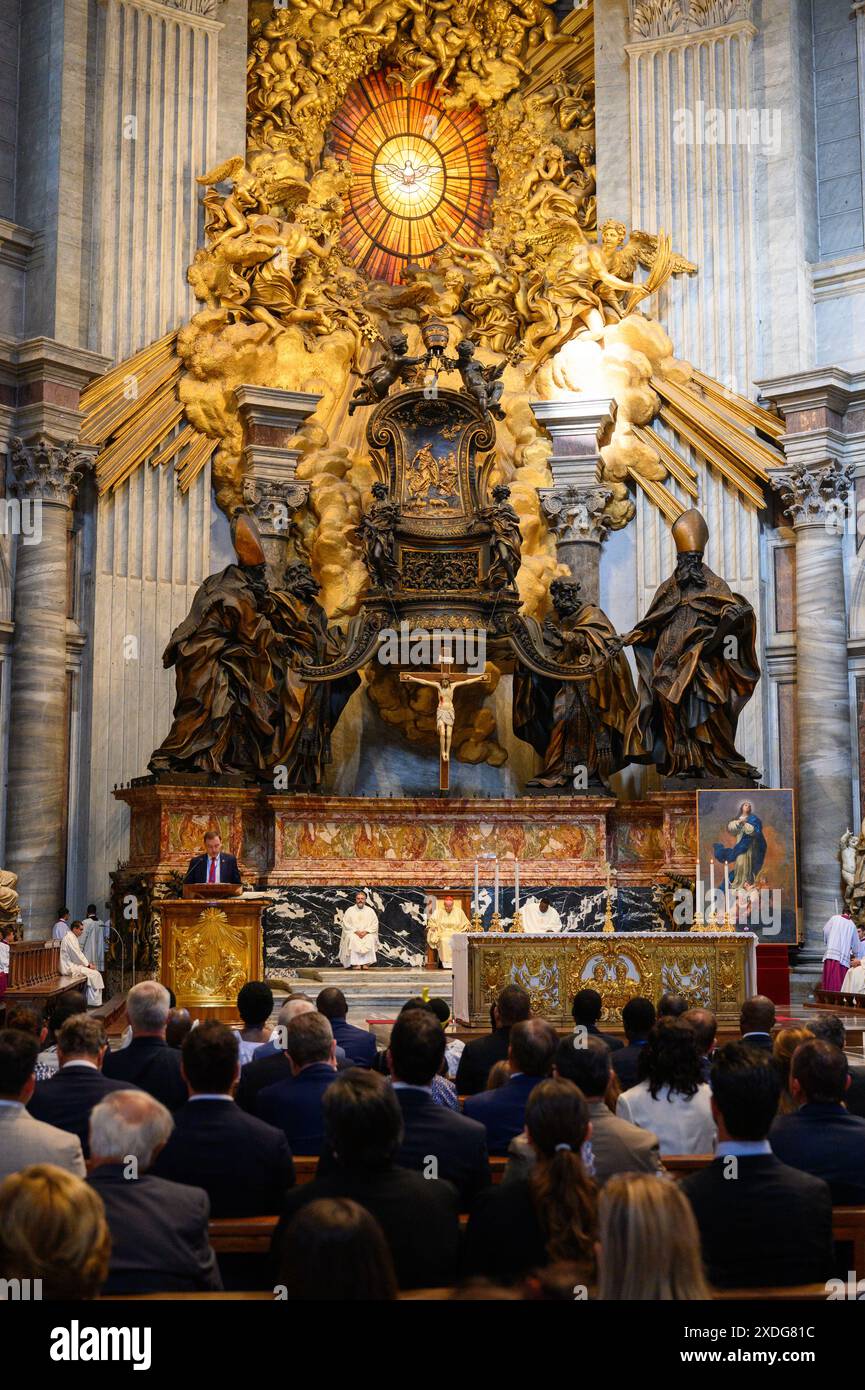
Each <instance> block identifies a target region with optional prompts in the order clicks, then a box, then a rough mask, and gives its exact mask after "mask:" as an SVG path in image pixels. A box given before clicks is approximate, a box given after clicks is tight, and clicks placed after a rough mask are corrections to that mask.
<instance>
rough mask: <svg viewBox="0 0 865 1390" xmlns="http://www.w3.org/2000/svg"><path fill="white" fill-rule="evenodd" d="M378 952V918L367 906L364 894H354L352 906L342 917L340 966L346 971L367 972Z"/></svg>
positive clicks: (373, 963)
mask: <svg viewBox="0 0 865 1390" xmlns="http://www.w3.org/2000/svg"><path fill="white" fill-rule="evenodd" d="M377 950H378V917H377V916H376V915H375V913H374V912H373V910H372V908H371V907H369V906H368V905H367V901H366V893H356V894H355V898H354V905H353V906H352V907H349V908H346V910H345V912H344V913H343V916H342V937H341V939H340V943H339V960H340V964H341V965H343V966H344V967H345V969H346V970H351V969H352V968H353V967H355V966H356V967H357V968H358V969H359V970H368V969H369V967H370V966H371V965H375V956H376V951H377Z"/></svg>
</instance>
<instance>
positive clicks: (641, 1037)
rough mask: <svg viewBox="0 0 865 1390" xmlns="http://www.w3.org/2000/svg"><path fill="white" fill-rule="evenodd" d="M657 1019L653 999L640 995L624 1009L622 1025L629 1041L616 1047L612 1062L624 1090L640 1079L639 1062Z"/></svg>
mask: <svg viewBox="0 0 865 1390" xmlns="http://www.w3.org/2000/svg"><path fill="white" fill-rule="evenodd" d="M655 1019H656V1015H655V1006H654V1004H653V1003H652V1001H651V999H643V998H641V996H640V995H637V996H636V997H635V998H634V999H629V1000H628V1002H627V1004H626V1005H625V1007H624V1008H623V1009H622V1027H623V1028H624V1030H625V1037H626V1038H627V1039H628V1041H627V1043H626V1044H625V1046H624V1047H617V1048H616V1049H615V1051H614V1052H613V1057H612V1063H613V1071H614V1072H615V1073H616V1076H617V1077H618V1078H619V1085H620V1086H621V1088H622V1090H623V1091H629V1090H630V1089H631V1087H632V1086H636V1084H637V1082H638V1080H639V1077H638V1076H637V1064H638V1062H639V1060H640V1053H641V1052H642V1050H643V1048H644V1047H645V1046H646V1043H647V1041H648V1037H649V1034H650V1033H651V1031H652V1029H653V1028H654V1026H655Z"/></svg>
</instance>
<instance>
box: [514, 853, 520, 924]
mask: <svg viewBox="0 0 865 1390" xmlns="http://www.w3.org/2000/svg"><path fill="white" fill-rule="evenodd" d="M519 910H520V861H519V859H515V860H514V912H519Z"/></svg>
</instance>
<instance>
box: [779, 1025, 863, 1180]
mask: <svg viewBox="0 0 865 1390" xmlns="http://www.w3.org/2000/svg"><path fill="white" fill-rule="evenodd" d="M849 1084H850V1069H849V1067H848V1065H847V1058H846V1057H845V1056H844V1053H843V1052H841V1051H839V1049H838V1048H837V1047H833V1046H832V1044H831V1043H828V1042H818V1041H817V1039H816V1038H814V1039H812V1040H811V1041H809V1042H803V1043H801V1044H800V1046H799V1047H797V1048H796V1051H795V1052H794V1053H793V1058H792V1061H791V1063H790V1090H791V1092H792V1096H793V1100H794V1102H795V1104H796V1105H798V1107H799V1108H798V1110H795V1111H793V1113H792V1114H789V1115H779V1116H778V1118H777V1119H776V1121H775V1123H774V1124H773V1126H772V1128H771V1130H770V1131H769V1143H770V1144H771V1145H772V1152H773V1153H774V1154H775V1156H776V1157H777V1158H780V1160H781V1162H782V1163H789V1165H790V1167H791V1168H799V1169H801V1171H802V1172H803V1173H811V1174H813V1176H814V1177H815V1178H823V1179H824V1181H825V1182H828V1184H829V1188H830V1190H831V1192H832V1203H833V1205H834V1206H861V1205H863V1203H865V1120H863V1119H861V1118H860V1116H858V1115H851V1114H850V1112H849V1111H848V1110H847V1109H845V1107H844V1097H845V1095H846V1093H847V1088H848V1086H849Z"/></svg>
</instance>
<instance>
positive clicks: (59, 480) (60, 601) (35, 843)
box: [5, 439, 87, 937]
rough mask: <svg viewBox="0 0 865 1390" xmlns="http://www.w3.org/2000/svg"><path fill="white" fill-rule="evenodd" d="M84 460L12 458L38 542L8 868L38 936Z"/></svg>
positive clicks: (17, 722) (55, 796) (61, 875)
mask: <svg viewBox="0 0 865 1390" xmlns="http://www.w3.org/2000/svg"><path fill="white" fill-rule="evenodd" d="M86 462H87V455H86V454H85V453H84V452H83V451H80V450H77V449H76V448H75V447H74V445H72V444H53V443H51V442H49V441H45V440H40V441H38V442H35V443H31V444H26V445H25V444H24V443H23V442H22V440H20V439H15V440H13V441H12V446H11V450H10V454H9V463H10V471H11V475H12V485H11V491H12V493H13V495H14V496H15V497H16V498H17V499H18V500H19V501H20V502H21V503H22V504H25V503H26V504H27V505H28V507H31V508H32V509H33V511H32V513H31V515H32V517H33V518H34V520H35V521H36V529H35V531H34V534H35V535H38V536H39V539H38V543H36V544H28V543H26V541H25V539H24V538H23V537H22V538H21V540H20V541H19V545H18V554H17V568H16V583H15V610H14V619H15V647H14V657H13V663H12V689H11V713H10V731H9V790H8V807H9V817H8V826H7V832H6V864H5V867H6V868H7V869H11V870H12V872H13V873H17V874H18V892H19V895H20V898H21V905H22V914H23V916H24V920H25V924H26V925H27V927H28V928H31V926H32V935H33V936H36V937H39V936H44V935H45V934H46V931H47V930H48V929H50V926H51V923H52V922H53V921H54V920H55V915H56V912H57V908H58V907H59V906H60V905H61V902H62V899H63V895H64V889H65V854H64V841H65V806H66V791H67V733H68V730H67V721H68V712H67V700H66V613H67V585H68V564H69V561H68V555H69V542H68V532H69V523H70V513H71V508H72V504H73V502H74V499H75V495H76V488H77V483H78V480H79V478H80V476H81V472H82V469H83V467H84V465H85V463H86Z"/></svg>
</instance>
